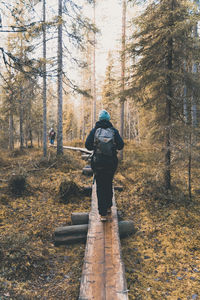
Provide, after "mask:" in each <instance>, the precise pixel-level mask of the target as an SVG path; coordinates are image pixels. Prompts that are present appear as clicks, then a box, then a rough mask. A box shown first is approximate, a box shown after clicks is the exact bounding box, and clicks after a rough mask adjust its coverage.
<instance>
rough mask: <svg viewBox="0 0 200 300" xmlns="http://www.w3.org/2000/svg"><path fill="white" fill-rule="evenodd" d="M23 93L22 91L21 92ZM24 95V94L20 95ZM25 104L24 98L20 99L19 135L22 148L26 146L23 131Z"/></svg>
mask: <svg viewBox="0 0 200 300" xmlns="http://www.w3.org/2000/svg"><path fill="white" fill-rule="evenodd" d="M20 94H21V93H20ZM20 97H22V95H20ZM23 119H24V118H23V104H22V99H20V100H19V137H20V149H23V147H24V132H23V121H24V120H23Z"/></svg>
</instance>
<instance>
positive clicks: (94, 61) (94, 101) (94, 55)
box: [93, 0, 96, 126]
mask: <svg viewBox="0 0 200 300" xmlns="http://www.w3.org/2000/svg"><path fill="white" fill-rule="evenodd" d="M93 12H94V19H93V22H94V24H96V16H95V14H96V0H94V10H93ZM95 123H96V33H95V32H94V45H93V126H94V125H95Z"/></svg>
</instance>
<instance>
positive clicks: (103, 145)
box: [85, 109, 124, 221]
mask: <svg viewBox="0 0 200 300" xmlns="http://www.w3.org/2000/svg"><path fill="white" fill-rule="evenodd" d="M85 147H86V148H87V149H88V150H94V153H93V156H92V159H91V168H92V170H93V172H94V175H95V179H96V187H97V199H98V211H99V214H100V219H101V221H106V220H107V215H108V214H110V213H111V207H112V197H113V187H112V182H113V178H114V174H115V171H116V169H117V165H118V158H117V150H121V149H123V147H124V142H123V139H122V138H121V136H120V134H119V132H118V130H117V129H116V128H114V127H113V125H112V123H111V122H110V114H109V113H108V112H107V111H106V110H105V109H103V110H101V111H100V112H99V121H97V122H96V124H95V127H94V128H93V129H92V130H91V131H90V133H89V135H88V137H87V138H86V141H85Z"/></svg>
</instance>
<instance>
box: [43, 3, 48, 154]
mask: <svg viewBox="0 0 200 300" xmlns="http://www.w3.org/2000/svg"><path fill="white" fill-rule="evenodd" d="M45 22H46V0H43V27H42V29H43V156H44V157H46V156H47V104H46V102H47V80H46V24H45Z"/></svg>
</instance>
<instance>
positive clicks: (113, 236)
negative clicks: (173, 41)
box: [79, 184, 128, 300]
mask: <svg viewBox="0 0 200 300" xmlns="http://www.w3.org/2000/svg"><path fill="white" fill-rule="evenodd" d="M92 299H94V300H127V299H128V292H127V286H126V279H125V272H124V265H123V261H122V257H121V245H120V239H119V232H118V218H117V209H116V204H115V198H114V196H113V207H112V215H111V217H110V218H109V220H108V221H107V222H105V223H102V222H101V221H100V218H99V213H98V208H97V197H96V184H94V185H93V189H92V205H91V212H90V215H89V228H88V235H87V244H86V250H85V257H84V264H83V270H82V278H81V286H80V294H79V300H92Z"/></svg>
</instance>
